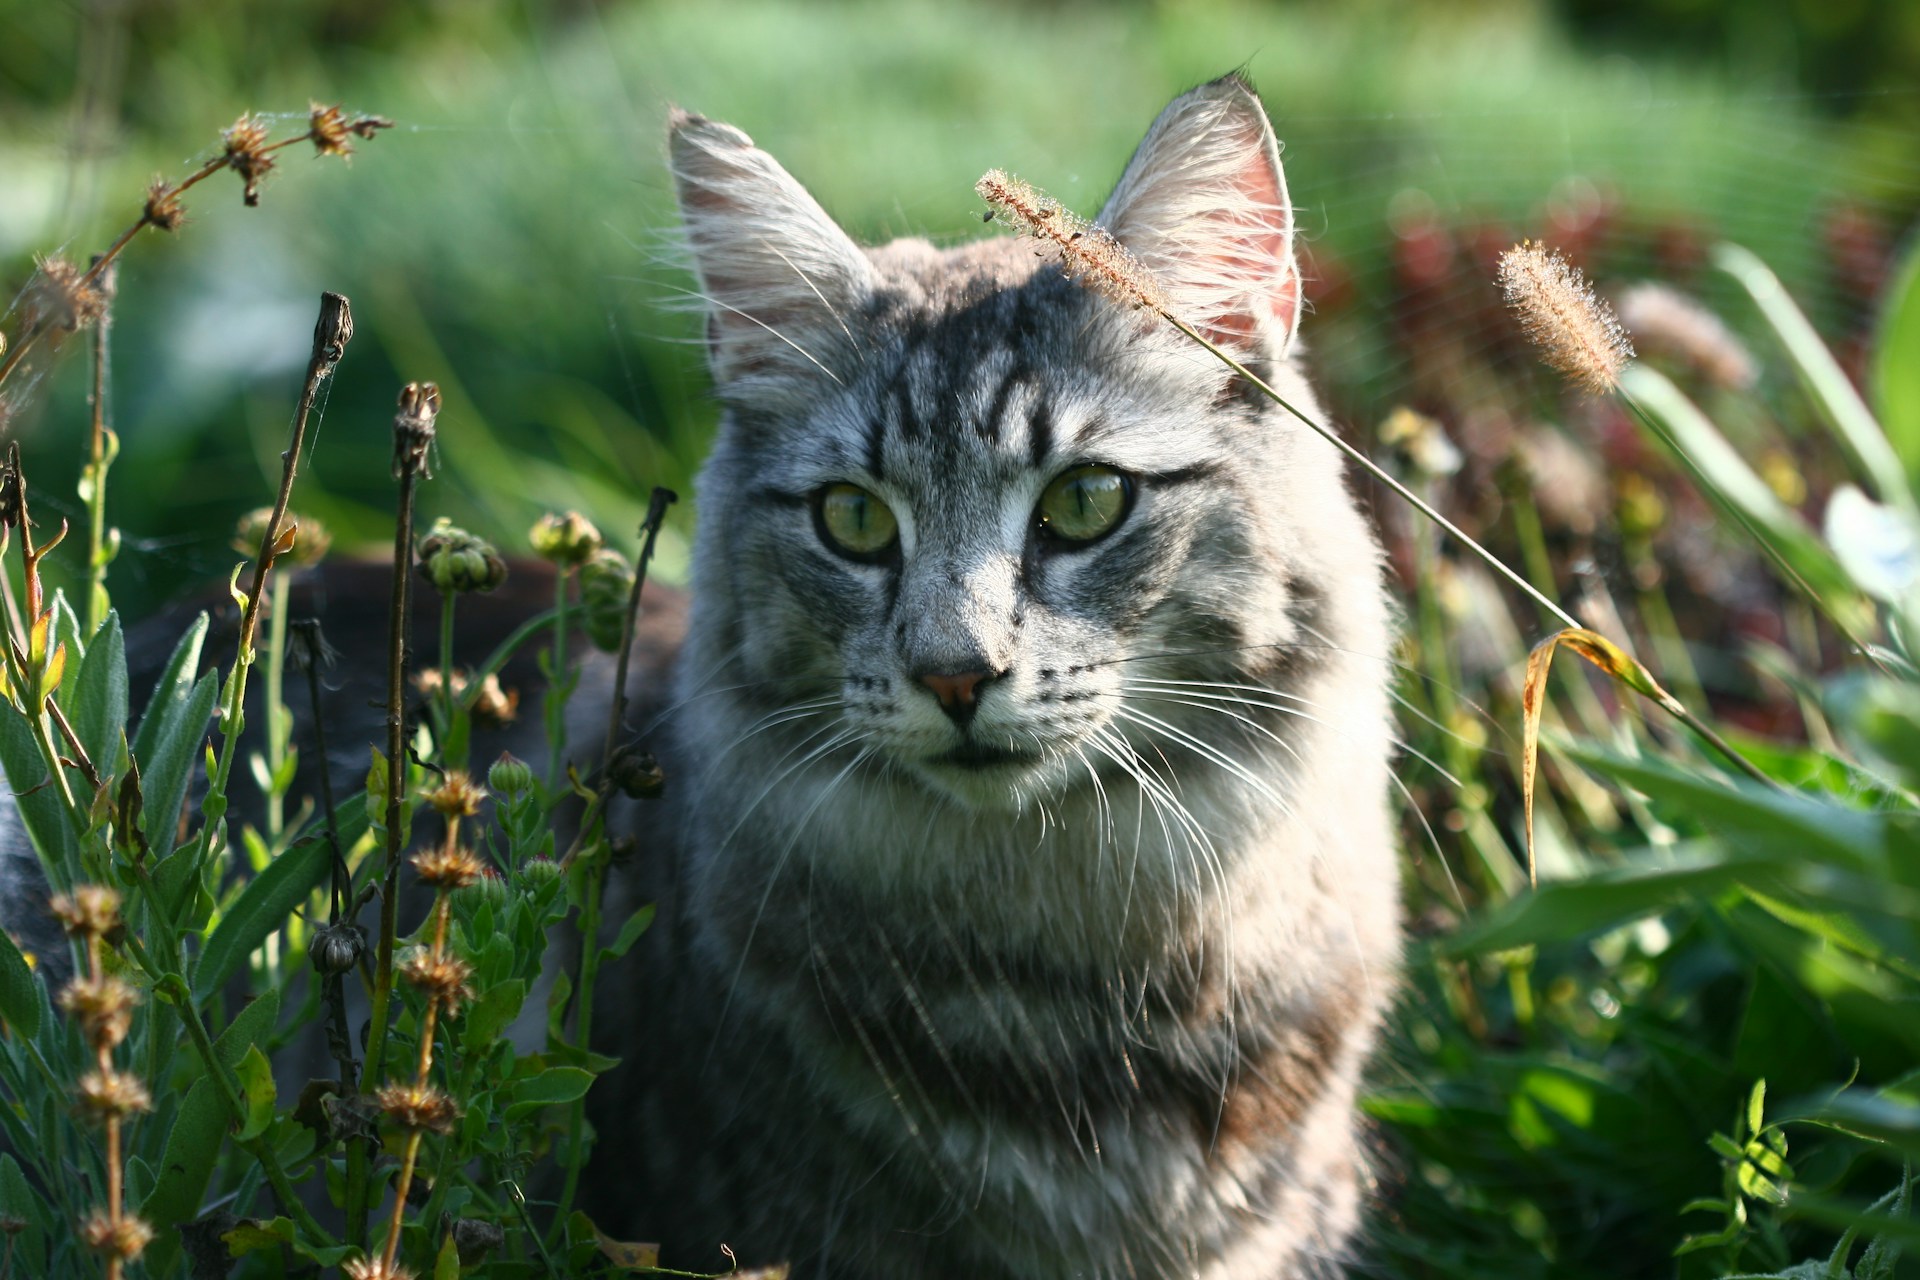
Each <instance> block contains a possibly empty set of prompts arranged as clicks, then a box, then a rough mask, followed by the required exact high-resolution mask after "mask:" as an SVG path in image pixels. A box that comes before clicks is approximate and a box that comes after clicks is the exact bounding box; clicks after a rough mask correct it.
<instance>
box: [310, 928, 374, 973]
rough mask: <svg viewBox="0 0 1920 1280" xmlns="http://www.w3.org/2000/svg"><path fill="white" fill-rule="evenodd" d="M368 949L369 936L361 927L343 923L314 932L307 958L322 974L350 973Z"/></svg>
mask: <svg viewBox="0 0 1920 1280" xmlns="http://www.w3.org/2000/svg"><path fill="white" fill-rule="evenodd" d="M366 949H367V935H366V934H365V933H364V932H363V931H362V930H361V928H360V926H359V925H356V924H349V923H345V922H343V923H340V924H336V925H325V926H322V927H321V928H319V929H316V930H314V933H313V941H312V942H310V943H308V944H307V958H308V959H309V960H311V961H313V967H314V968H315V969H318V970H319V971H320V972H321V973H325V974H342V973H349V972H351V971H352V970H353V967H354V966H355V965H357V964H359V963H360V957H361V955H362V954H363V953H365V951H366Z"/></svg>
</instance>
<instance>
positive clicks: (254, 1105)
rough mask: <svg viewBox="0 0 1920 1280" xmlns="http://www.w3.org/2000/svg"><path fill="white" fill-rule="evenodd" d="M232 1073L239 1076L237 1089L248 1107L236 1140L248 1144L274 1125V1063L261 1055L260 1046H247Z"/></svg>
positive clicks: (264, 1055)
mask: <svg viewBox="0 0 1920 1280" xmlns="http://www.w3.org/2000/svg"><path fill="white" fill-rule="evenodd" d="M235 1072H236V1074H237V1075H238V1076H239V1077H240V1089H241V1092H242V1093H243V1094H244V1095H245V1100H246V1104H247V1122H246V1124H244V1125H242V1126H241V1128H240V1135H239V1139H240V1141H241V1142H251V1141H252V1140H253V1139H255V1138H257V1137H259V1136H260V1135H261V1134H263V1133H265V1132H266V1131H267V1126H268V1125H270V1124H272V1123H273V1104H274V1099H275V1095H274V1087H273V1064H272V1063H270V1062H268V1061H267V1055H266V1054H264V1053H261V1052H260V1046H258V1045H248V1046H247V1052H246V1056H245V1057H243V1058H241V1059H240V1065H239V1067H237V1068H236V1069H235Z"/></svg>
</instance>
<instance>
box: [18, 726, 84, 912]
mask: <svg viewBox="0 0 1920 1280" xmlns="http://www.w3.org/2000/svg"><path fill="white" fill-rule="evenodd" d="M0 770H3V771H4V772H5V773H6V778H7V786H8V787H9V788H10V789H11V790H12V791H13V797H14V804H15V806H16V807H17V808H18V810H19V813H20V821H21V822H22V823H23V824H24V825H25V826H26V828H27V837H28V838H29V839H30V840H32V841H33V847H34V850H35V852H37V853H38V854H39V855H40V862H41V865H42V866H43V867H46V868H47V878H48V879H49V880H51V881H52V882H53V887H54V888H56V889H65V888H67V887H68V886H69V885H70V883H71V882H72V878H73V874H74V871H75V870H76V869H77V867H78V865H79V853H78V851H77V850H78V846H77V844H76V842H75V839H74V832H73V824H72V823H71V822H69V821H68V819H67V804H66V801H65V800H63V799H62V798H61V796H60V788H59V787H58V786H56V785H54V782H53V779H52V778H51V777H50V776H49V775H48V773H47V763H46V758H45V757H44V756H42V755H41V754H40V744H39V743H38V742H36V741H34V736H33V729H32V728H31V727H30V726H29V725H28V724H27V718H26V717H25V716H24V715H22V714H21V713H20V711H19V709H18V708H16V707H15V706H14V705H13V704H12V703H11V702H7V701H5V700H4V699H0ZM43 784H44V785H43Z"/></svg>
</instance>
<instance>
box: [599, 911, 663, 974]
mask: <svg viewBox="0 0 1920 1280" xmlns="http://www.w3.org/2000/svg"><path fill="white" fill-rule="evenodd" d="M652 923H653V904H652V903H651V902H649V903H648V904H647V905H646V906H644V907H642V908H640V909H639V910H638V911H636V912H634V913H633V914H632V915H630V916H628V917H627V922H626V923H625V924H623V925H621V926H620V934H619V936H618V937H616V938H615V939H614V940H613V945H612V946H610V947H607V948H606V949H605V950H603V951H601V953H600V959H601V961H602V962H603V963H604V962H605V961H608V960H618V959H619V958H620V957H621V956H624V955H625V954H627V952H629V951H631V950H632V949H633V944H634V943H636V942H638V941H640V935H641V934H643V933H645V932H646V931H647V926H648V925H650V924H652Z"/></svg>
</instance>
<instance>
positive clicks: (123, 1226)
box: [80, 1209, 153, 1262]
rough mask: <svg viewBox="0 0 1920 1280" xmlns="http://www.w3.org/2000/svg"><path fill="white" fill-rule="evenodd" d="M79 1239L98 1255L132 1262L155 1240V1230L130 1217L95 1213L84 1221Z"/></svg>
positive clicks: (100, 1211)
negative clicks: (115, 1216)
mask: <svg viewBox="0 0 1920 1280" xmlns="http://www.w3.org/2000/svg"><path fill="white" fill-rule="evenodd" d="M80 1238H81V1239H82V1240H83V1241H85V1242H86V1245H87V1247H88V1248H89V1249H92V1250H93V1251H94V1252H95V1253H98V1254H101V1255H102V1256H104V1257H108V1258H118V1259H119V1260H120V1261H122V1262H131V1261H133V1260H134V1259H135V1258H137V1257H139V1256H140V1253H141V1251H142V1250H143V1249H145V1248H146V1247H147V1242H148V1241H150V1240H152V1239H153V1228H152V1227H150V1226H148V1225H147V1224H146V1223H145V1222H144V1221H142V1220H141V1219H139V1218H136V1217H133V1216H132V1215H131V1214H122V1215H121V1216H120V1217H119V1218H114V1217H112V1216H111V1215H110V1214H108V1213H107V1211H106V1210H105V1209H95V1210H93V1211H92V1212H91V1213H89V1214H87V1216H86V1217H85V1218H84V1219H82V1220H81V1222H80Z"/></svg>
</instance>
